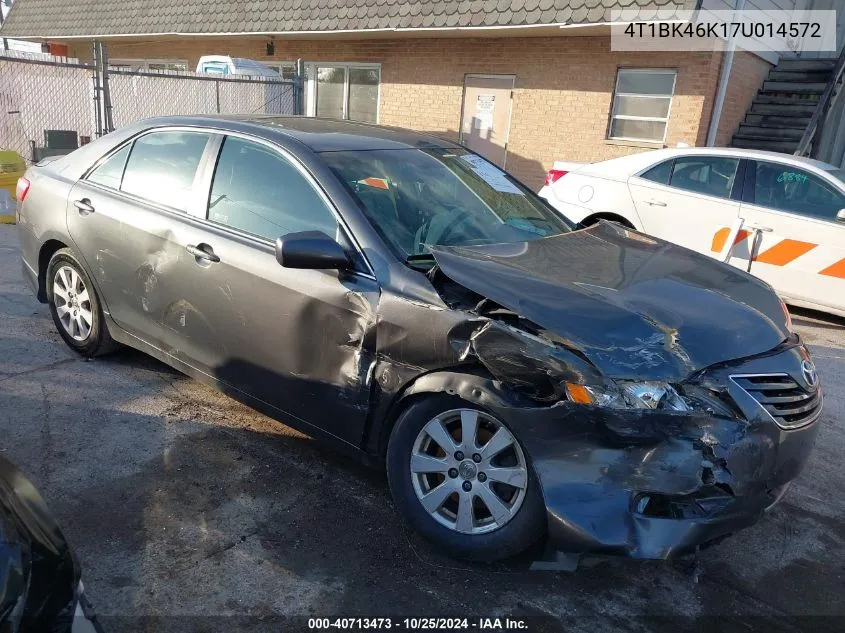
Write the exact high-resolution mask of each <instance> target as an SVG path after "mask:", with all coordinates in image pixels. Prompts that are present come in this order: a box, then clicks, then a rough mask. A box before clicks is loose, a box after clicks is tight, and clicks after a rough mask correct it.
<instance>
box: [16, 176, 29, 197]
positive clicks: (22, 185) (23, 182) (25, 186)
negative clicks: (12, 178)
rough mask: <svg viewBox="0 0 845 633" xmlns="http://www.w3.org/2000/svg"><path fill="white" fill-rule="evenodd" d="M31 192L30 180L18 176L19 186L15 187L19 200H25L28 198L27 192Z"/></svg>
mask: <svg viewBox="0 0 845 633" xmlns="http://www.w3.org/2000/svg"><path fill="white" fill-rule="evenodd" d="M28 193H29V181H28V180H27V179H26V178H23V177H21V178H18V186H17V187H15V198H17V199H18V202H23V201H24V200H25V199H26V194H28Z"/></svg>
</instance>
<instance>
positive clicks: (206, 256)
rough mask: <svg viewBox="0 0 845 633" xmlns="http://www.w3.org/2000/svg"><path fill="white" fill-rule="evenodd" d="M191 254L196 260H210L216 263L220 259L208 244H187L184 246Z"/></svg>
mask: <svg viewBox="0 0 845 633" xmlns="http://www.w3.org/2000/svg"><path fill="white" fill-rule="evenodd" d="M185 250H187V251H188V252H189V253H190V254H191V255H193V256H194V257H196V258H197V260H200V259H202V260H205V261H207V262H212V263H214V264H216V263H217V262H219V261H220V257H219V256H218V255H215V254H214V249H213V248H211V247H210V246H209V245H208V244H198V245H197V246H194V245H193V244H188V245H187V246H186V247H185Z"/></svg>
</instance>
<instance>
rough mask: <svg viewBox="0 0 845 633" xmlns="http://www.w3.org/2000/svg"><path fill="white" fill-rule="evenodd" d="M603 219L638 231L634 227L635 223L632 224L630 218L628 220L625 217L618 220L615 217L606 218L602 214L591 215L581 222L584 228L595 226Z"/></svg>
mask: <svg viewBox="0 0 845 633" xmlns="http://www.w3.org/2000/svg"><path fill="white" fill-rule="evenodd" d="M602 220H606V221H607V222H613V223H614V224H617V225H619V226H621V227H623V228H626V229H631V230H634V231H636V229H635V228H634V225H633V224H631V223H630V222H629V221H628V220H626V219H624V218H619V219H618V220H617V219H614V218H606V217H602V216H591V217H589V218H587V219H586V220H583V221H582V222H581V226H582V227H583V228H588V227H590V226H595V225H596V224H598V223H599V222H601V221H602Z"/></svg>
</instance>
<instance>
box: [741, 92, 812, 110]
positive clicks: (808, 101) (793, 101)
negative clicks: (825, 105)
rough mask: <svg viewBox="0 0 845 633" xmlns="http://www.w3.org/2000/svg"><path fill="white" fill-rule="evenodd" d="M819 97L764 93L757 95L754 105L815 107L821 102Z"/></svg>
mask: <svg viewBox="0 0 845 633" xmlns="http://www.w3.org/2000/svg"><path fill="white" fill-rule="evenodd" d="M819 96H820V95H817V94H801V95H799V94H793V95H789V96H785V95H767V94H762V93H757V96H756V97H754V103H767V104H771V105H790V106H794V105H801V106H805V107H815V106H816V104H817V103H818V102H819Z"/></svg>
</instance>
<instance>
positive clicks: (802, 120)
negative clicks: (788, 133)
mask: <svg viewBox="0 0 845 633" xmlns="http://www.w3.org/2000/svg"><path fill="white" fill-rule="evenodd" d="M781 107H782V106H781ZM812 116H813V115H812V113H811V114H809V115H806V116H789V115H786V116H784V115H782V114H779V113H778V114H771V113H760V114H757V113H755V112H754V110H753V108H752V110H751V111H750V112H749V113H748V114H746V115H745V120H744V121H743V123H746V124H748V125H759V126H760V127H798V128H801V129H806V127H807V126H808V125H810V118H811V117H812Z"/></svg>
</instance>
